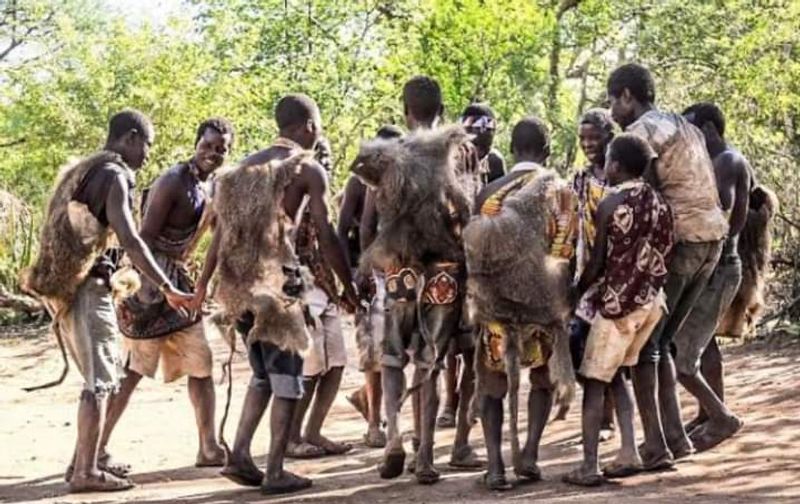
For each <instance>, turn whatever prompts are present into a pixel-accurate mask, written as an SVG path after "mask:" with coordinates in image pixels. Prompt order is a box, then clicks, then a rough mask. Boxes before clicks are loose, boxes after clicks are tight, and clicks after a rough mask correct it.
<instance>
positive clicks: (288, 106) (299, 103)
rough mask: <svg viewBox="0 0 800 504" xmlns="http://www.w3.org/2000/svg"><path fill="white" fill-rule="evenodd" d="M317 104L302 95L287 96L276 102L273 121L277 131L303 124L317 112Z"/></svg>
mask: <svg viewBox="0 0 800 504" xmlns="http://www.w3.org/2000/svg"><path fill="white" fill-rule="evenodd" d="M318 110H319V109H318V108H317V103H316V102H315V101H314V100H313V99H312V98H311V97H310V96H308V95H305V94H302V93H295V94H289V95H286V96H284V97H283V98H281V99H280V100H278V104H277V105H276V106H275V121H276V122H277V123H278V128H279V129H286V128H290V127H292V126H296V125H298V124H304V123H305V122H306V121H308V120H309V119H312V118H313V117H314V115H315V113H317V112H318Z"/></svg>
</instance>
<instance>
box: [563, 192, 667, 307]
mask: <svg viewBox="0 0 800 504" xmlns="http://www.w3.org/2000/svg"><path fill="white" fill-rule="evenodd" d="M613 190H614V191H615V192H622V191H625V198H624V200H623V201H622V202H621V203H620V204H619V205H617V207H616V208H615V209H614V214H613V215H612V216H611V219H610V221H609V223H608V230H607V236H608V238H607V240H608V248H607V251H606V266H605V272H604V275H603V277H602V278H601V279H600V280H599V281H598V282H597V283H596V284H595V285H593V286H592V287H591V288H590V289H589V290H588V291H587V293H586V295H584V297H583V298H582V299H581V302H580V304H579V306H578V315H579V316H580V317H581V318H583V319H584V320H586V321H591V320H594V315H595V313H597V312H599V313H600V314H601V315H602V316H603V317H605V318H607V319H618V318H622V317H625V316H626V315H628V314H630V313H632V312H634V311H636V310H637V309H638V308H640V307H642V306H645V305H646V304H648V303H649V302H651V301H652V300H653V299H655V297H656V296H657V295H658V292H659V291H660V290H661V288H662V287H663V286H664V283H665V282H666V279H667V264H669V258H670V252H671V251H672V245H673V219H672V213H671V212H670V207H669V205H667V204H666V203H665V202H664V200H663V199H662V198H661V196H660V195H659V194H658V193H657V192H656V191H655V190H653V188H652V187H651V186H650V185H648V184H646V183H645V182H644V181H642V180H641V179H636V180H631V181H628V182H625V183H623V184H620V185H618V186H616V187H615V188H614V189H613Z"/></svg>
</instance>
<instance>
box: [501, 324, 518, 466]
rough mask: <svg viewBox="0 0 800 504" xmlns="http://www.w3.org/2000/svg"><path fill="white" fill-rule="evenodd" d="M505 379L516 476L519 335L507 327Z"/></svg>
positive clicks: (512, 457) (512, 459)
mask: <svg viewBox="0 0 800 504" xmlns="http://www.w3.org/2000/svg"><path fill="white" fill-rule="evenodd" d="M503 354H504V357H505V365H506V379H507V380H508V410H509V415H510V417H511V418H510V421H509V432H510V434H511V461H512V465H513V466H514V470H515V471H516V472H517V474H519V473H520V471H521V469H522V455H521V453H520V443H519V427H518V425H519V375H520V357H519V335H518V334H517V332H516V329H514V328H512V327H509V328H508V329H507V333H506V337H505V349H504V352H503Z"/></svg>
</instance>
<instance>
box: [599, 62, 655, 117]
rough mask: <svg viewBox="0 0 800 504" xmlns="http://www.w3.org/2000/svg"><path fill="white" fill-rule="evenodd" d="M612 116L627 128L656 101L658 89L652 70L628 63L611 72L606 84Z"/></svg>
mask: <svg viewBox="0 0 800 504" xmlns="http://www.w3.org/2000/svg"><path fill="white" fill-rule="evenodd" d="M606 91H607V94H608V101H609V107H610V109H611V116H612V117H613V118H614V121H616V123H617V124H619V125H620V126H622V127H623V128H627V127H628V126H629V125H630V124H631V123H633V122H634V121H635V120H636V119H638V118H639V116H640V115H641V114H642V113H644V111H645V110H646V108H647V107H649V106H651V105H652V104H653V102H655V100H656V87H655V82H654V81H653V76H652V75H651V74H650V70H648V69H647V68H645V67H644V66H642V65H639V64H638V63H628V64H626V65H622V66H620V67H618V68H617V69H616V70H614V71H613V72H611V75H610V76H609V77H608V83H607V84H606Z"/></svg>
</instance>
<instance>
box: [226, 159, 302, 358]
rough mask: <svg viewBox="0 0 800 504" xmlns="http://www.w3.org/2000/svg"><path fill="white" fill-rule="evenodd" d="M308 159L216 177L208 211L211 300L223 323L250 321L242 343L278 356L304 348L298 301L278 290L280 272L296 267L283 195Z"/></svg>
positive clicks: (240, 169) (283, 279) (235, 170)
mask: <svg viewBox="0 0 800 504" xmlns="http://www.w3.org/2000/svg"><path fill="white" fill-rule="evenodd" d="M307 159H310V158H309V154H308V153H300V154H295V155H293V156H291V157H289V158H288V159H286V160H283V161H273V162H270V163H267V164H261V165H253V166H237V167H234V168H232V169H229V170H227V171H225V172H223V173H221V174H220V175H219V176H218V177H217V182H216V184H217V185H216V192H215V196H214V210H215V213H216V216H217V225H218V226H219V228H218V229H219V230H220V232H221V241H220V244H219V251H218V256H217V257H218V274H219V284H218V287H217V291H216V298H217V300H218V301H219V302H220V303H221V304H222V306H223V307H224V309H225V311H226V313H227V314H228V316H229V317H232V318H236V317H239V316H240V315H242V313H244V312H245V311H250V312H252V313H253V314H254V316H255V325H254V327H253V329H252V330H251V331H250V334H248V341H252V340H262V341H267V342H270V343H273V344H275V345H277V346H278V347H280V348H281V349H283V350H289V351H294V352H301V351H303V350H305V349H306V348H307V347H308V334H307V332H306V325H305V319H304V316H303V304H302V301H301V299H300V298H298V297H295V296H290V295H287V294H286V293H285V292H284V290H283V287H284V284H285V282H286V279H287V277H286V273H285V272H286V271H292V272H295V271H299V264H298V262H297V258H296V256H295V253H294V248H293V246H292V244H291V240H290V238H291V237H290V236H288V235H287V233H286V232H285V230H284V224H286V222H285V219H286V215H285V213H284V210H283V194H284V191H285V189H286V187H287V186H288V185H289V184H290V183H291V181H292V180H293V178H294V177H295V176H296V174H297V173H299V171H300V169H301V167H302V163H303V162H304V161H306V160H307Z"/></svg>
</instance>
